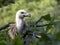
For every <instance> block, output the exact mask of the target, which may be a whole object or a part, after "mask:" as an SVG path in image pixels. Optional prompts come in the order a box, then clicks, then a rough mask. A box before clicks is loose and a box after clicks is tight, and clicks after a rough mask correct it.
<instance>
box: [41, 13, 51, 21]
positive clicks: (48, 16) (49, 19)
mask: <svg viewBox="0 0 60 45" xmlns="http://www.w3.org/2000/svg"><path fill="white" fill-rule="evenodd" d="M41 18H43V19H45V20H47V21H51V17H50V14H47V15H45V16H42V17H41Z"/></svg>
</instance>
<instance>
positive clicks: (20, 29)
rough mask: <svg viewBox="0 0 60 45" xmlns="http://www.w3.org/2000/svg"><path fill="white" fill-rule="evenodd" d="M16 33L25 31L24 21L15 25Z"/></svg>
mask: <svg viewBox="0 0 60 45" xmlns="http://www.w3.org/2000/svg"><path fill="white" fill-rule="evenodd" d="M16 26H17V32H23V30H25V22H24V21H20V22H18V23H17V25H16Z"/></svg>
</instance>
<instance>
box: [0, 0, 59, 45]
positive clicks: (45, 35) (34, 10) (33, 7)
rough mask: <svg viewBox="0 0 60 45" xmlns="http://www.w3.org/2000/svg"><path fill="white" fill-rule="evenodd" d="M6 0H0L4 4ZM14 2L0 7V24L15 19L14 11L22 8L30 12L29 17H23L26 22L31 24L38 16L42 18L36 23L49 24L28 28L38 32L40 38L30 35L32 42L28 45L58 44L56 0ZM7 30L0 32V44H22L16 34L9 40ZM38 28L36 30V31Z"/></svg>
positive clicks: (17, 0)
mask: <svg viewBox="0 0 60 45" xmlns="http://www.w3.org/2000/svg"><path fill="white" fill-rule="evenodd" d="M6 1H8V0H0V4H4V3H5V2H6ZM58 1H59V0H58ZM13 2H14V3H11V4H8V5H7V6H2V7H0V26H2V25H4V24H6V23H8V22H14V21H15V14H16V11H17V10H19V9H24V10H26V11H28V12H30V13H31V18H25V20H26V22H27V23H28V24H31V23H32V24H33V23H34V22H35V21H37V20H38V19H39V18H42V20H41V22H39V23H38V24H41V25H42V24H49V23H53V22H55V23H54V25H48V26H44V27H38V28H36V27H34V28H30V29H31V30H32V31H34V32H36V33H40V35H41V38H40V39H37V38H35V37H31V39H32V42H31V43H29V45H60V4H58V3H59V2H57V1H56V0H13ZM8 30H9V29H5V30H4V31H1V32H0V45H22V43H23V41H22V40H21V39H20V38H19V36H16V38H15V39H14V40H11V39H10V38H9V35H8ZM37 30H38V31H37Z"/></svg>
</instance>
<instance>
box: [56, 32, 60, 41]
mask: <svg viewBox="0 0 60 45" xmlns="http://www.w3.org/2000/svg"><path fill="white" fill-rule="evenodd" d="M56 40H60V31H59V32H58V33H56Z"/></svg>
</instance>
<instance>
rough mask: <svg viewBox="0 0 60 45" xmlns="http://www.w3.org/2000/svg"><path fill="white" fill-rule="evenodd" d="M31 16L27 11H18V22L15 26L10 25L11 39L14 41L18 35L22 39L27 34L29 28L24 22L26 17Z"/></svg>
mask: <svg viewBox="0 0 60 45" xmlns="http://www.w3.org/2000/svg"><path fill="white" fill-rule="evenodd" d="M30 16H31V15H30V14H29V13H28V12H26V11H25V10H18V11H17V13H16V19H15V20H16V22H15V23H13V24H10V30H9V31H8V34H9V36H10V37H11V39H14V37H15V36H16V35H17V34H20V35H21V37H23V35H24V34H25V33H26V30H27V29H26V27H28V26H27V25H26V23H25V21H24V18H25V17H30Z"/></svg>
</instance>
